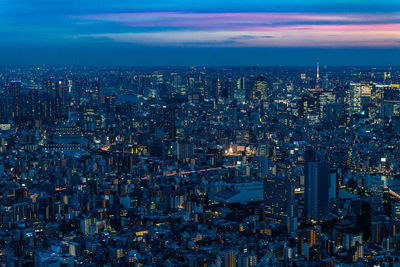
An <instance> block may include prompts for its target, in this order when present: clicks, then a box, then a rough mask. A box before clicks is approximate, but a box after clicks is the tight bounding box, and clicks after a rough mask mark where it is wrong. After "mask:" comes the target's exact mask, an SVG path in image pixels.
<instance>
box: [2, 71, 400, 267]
mask: <svg viewBox="0 0 400 267" xmlns="http://www.w3.org/2000/svg"><path fill="white" fill-rule="evenodd" d="M399 83H400V69H391V68H355V67H354V68H350V67H348V68H343V67H341V68H339V67H337V68H333V67H330V68H328V67H324V68H321V69H320V68H319V66H318V67H317V69H315V68H313V67H303V68H300V67H286V68H284V67H280V68H266V67H265V68H264V67H220V68H217V67H214V68H212V67H180V68H178V67H164V68H161V67H160V68H150V67H148V68H106V67H102V68H100V67H99V68H96V67H60V66H58V67H57V66H53V67H48V66H35V67H2V68H1V69H0V84H1V86H0V100H1V101H2V104H1V105H0V185H1V186H0V229H1V231H0V266H32V265H35V266H52V267H53V266H118V265H120V266H169V267H175V266H176V267H178V266H190V267H192V266H193V267H194V266H216V267H217V266H226V267H228V266H229V267H231V266H232V267H245V266H326V267H330V266H400V179H399V175H400V148H399V146H398V144H399V138H400V135H399V130H400V87H399Z"/></svg>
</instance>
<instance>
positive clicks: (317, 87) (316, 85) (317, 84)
mask: <svg viewBox="0 0 400 267" xmlns="http://www.w3.org/2000/svg"><path fill="white" fill-rule="evenodd" d="M319 88H320V86H319V59H317V80H316V83H315V89H319Z"/></svg>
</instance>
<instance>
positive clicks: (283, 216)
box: [264, 174, 297, 232]
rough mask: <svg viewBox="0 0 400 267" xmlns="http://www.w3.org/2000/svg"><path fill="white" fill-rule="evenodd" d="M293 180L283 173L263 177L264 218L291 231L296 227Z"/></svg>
mask: <svg viewBox="0 0 400 267" xmlns="http://www.w3.org/2000/svg"><path fill="white" fill-rule="evenodd" d="M295 207H296V205H295V196H294V181H293V180H291V179H289V178H288V177H286V176H285V175H283V174H280V175H277V176H272V175H269V176H268V177H266V178H265V179H264V219H265V220H266V221H270V222H271V221H273V222H276V223H278V224H279V226H280V227H282V228H283V229H285V230H287V231H289V232H292V231H294V230H295V229H296V225H297V218H296V217H295V214H296V212H295Z"/></svg>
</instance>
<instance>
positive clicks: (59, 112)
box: [55, 80, 64, 119]
mask: <svg viewBox="0 0 400 267" xmlns="http://www.w3.org/2000/svg"><path fill="white" fill-rule="evenodd" d="M55 91H56V95H55V117H56V119H61V118H62V117H63V109H64V86H63V81H61V80H60V81H58V82H57V83H56V89H55Z"/></svg>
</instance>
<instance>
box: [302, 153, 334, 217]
mask: <svg viewBox="0 0 400 267" xmlns="http://www.w3.org/2000/svg"><path fill="white" fill-rule="evenodd" d="M304 180H305V181H304V183H305V188H304V208H305V216H306V217H308V218H310V219H313V220H320V219H322V218H324V217H326V216H327V215H328V213H329V203H328V200H329V164H328V163H327V162H325V161H323V160H320V159H318V157H317V153H316V152H315V151H314V150H312V149H310V148H308V149H307V150H306V153H305V165H304Z"/></svg>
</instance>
